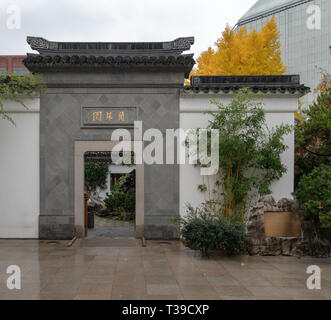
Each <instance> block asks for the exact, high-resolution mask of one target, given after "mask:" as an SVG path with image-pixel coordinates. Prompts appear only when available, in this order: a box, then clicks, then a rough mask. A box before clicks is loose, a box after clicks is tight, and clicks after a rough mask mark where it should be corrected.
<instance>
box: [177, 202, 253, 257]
mask: <svg viewBox="0 0 331 320" xmlns="http://www.w3.org/2000/svg"><path fill="white" fill-rule="evenodd" d="M213 211H214V209H213V208H211V207H210V205H209V204H208V203H204V204H202V205H201V206H200V207H198V208H193V207H192V206H191V205H187V216H186V217H185V218H181V219H180V220H179V223H180V233H181V235H182V237H183V238H184V241H185V243H186V245H187V246H188V247H190V248H192V249H195V250H200V252H201V254H202V255H203V256H208V255H209V251H210V250H223V251H224V252H225V253H226V254H227V255H229V256H232V255H235V254H240V253H241V252H243V250H244V248H245V246H246V244H247V238H246V235H245V227H244V225H243V223H242V222H238V221H234V220H227V219H225V218H222V217H221V216H214V215H213Z"/></svg>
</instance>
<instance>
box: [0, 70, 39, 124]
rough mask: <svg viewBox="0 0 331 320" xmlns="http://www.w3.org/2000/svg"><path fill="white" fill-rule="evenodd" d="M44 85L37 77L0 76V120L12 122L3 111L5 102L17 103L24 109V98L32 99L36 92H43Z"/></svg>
mask: <svg viewBox="0 0 331 320" xmlns="http://www.w3.org/2000/svg"><path fill="white" fill-rule="evenodd" d="M44 89H45V84H44V82H43V80H42V79H41V77H40V76H39V75H32V74H30V75H9V74H1V75H0V118H2V119H5V120H8V121H10V122H11V123H12V124H13V125H15V122H14V120H13V119H12V118H11V117H10V116H9V114H8V113H7V112H6V111H5V107H4V103H5V101H8V100H11V101H15V102H17V103H19V104H20V105H21V106H23V107H24V108H25V109H28V107H27V106H26V105H25V103H24V98H26V97H33V96H34V94H35V93H36V92H40V91H43V90H44Z"/></svg>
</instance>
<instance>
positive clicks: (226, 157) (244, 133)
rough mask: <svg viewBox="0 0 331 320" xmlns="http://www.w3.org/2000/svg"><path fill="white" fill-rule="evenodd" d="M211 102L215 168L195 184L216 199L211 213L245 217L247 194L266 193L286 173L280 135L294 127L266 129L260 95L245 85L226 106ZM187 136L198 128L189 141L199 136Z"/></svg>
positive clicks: (232, 217) (187, 143)
mask: <svg viewBox="0 0 331 320" xmlns="http://www.w3.org/2000/svg"><path fill="white" fill-rule="evenodd" d="M211 103H212V104H213V105H216V106H217V108H218V111H217V112H208V114H209V115H211V116H212V119H211V120H210V125H209V127H208V129H209V136H210V135H211V133H210V132H211V131H210V130H211V129H213V130H217V131H218V132H219V171H218V174H217V176H215V177H210V176H205V177H204V176H202V184H201V185H199V186H198V189H199V190H200V191H201V192H203V193H204V200H205V202H212V203H214V206H213V207H214V208H215V211H214V214H215V215H218V214H220V216H221V217H223V218H226V219H228V220H232V219H234V218H235V219H237V220H238V219H240V218H241V219H242V218H243V217H244V214H245V211H246V208H247V206H248V204H249V202H250V199H251V198H256V197H257V196H262V195H266V194H270V193H271V190H270V185H271V183H272V182H274V181H275V180H278V179H280V178H281V177H282V175H283V174H284V173H285V172H286V167H285V166H284V164H283V163H282V160H281V154H282V153H283V152H284V151H285V150H286V149H287V146H286V145H285V144H284V142H283V140H284V137H285V135H287V134H289V133H290V132H291V131H292V127H291V126H289V125H280V126H276V127H275V128H273V129H269V128H268V127H267V124H266V118H265V111H264V108H263V103H262V101H261V95H260V94H254V93H252V91H251V90H250V89H248V88H244V89H241V90H239V91H238V92H237V93H236V94H235V95H234V97H233V99H232V100H231V102H230V103H229V104H228V105H223V104H222V103H221V102H219V101H211ZM190 135H195V136H198V131H197V130H194V131H191V133H190V134H189V135H188V139H187V140H186V145H187V146H188V145H189V144H190V143H192V141H193V143H194V141H198V139H194V137H193V138H192V137H191V136H190ZM209 140H210V139H209ZM208 144H209V145H208V146H207V150H208V151H210V149H211V147H210V142H208ZM196 149H197V150H198V147H197V148H196ZM199 165H201V163H199V162H198V166H199Z"/></svg>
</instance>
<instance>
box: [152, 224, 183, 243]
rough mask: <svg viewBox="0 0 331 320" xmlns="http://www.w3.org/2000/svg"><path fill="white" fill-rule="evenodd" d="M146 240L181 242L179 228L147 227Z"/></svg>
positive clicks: (164, 226)
mask: <svg viewBox="0 0 331 320" xmlns="http://www.w3.org/2000/svg"><path fill="white" fill-rule="evenodd" d="M145 239H146V240H179V234H178V228H177V227H176V226H171V225H147V226H145Z"/></svg>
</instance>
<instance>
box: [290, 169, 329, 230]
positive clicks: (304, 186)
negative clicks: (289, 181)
mask: <svg viewBox="0 0 331 320" xmlns="http://www.w3.org/2000/svg"><path fill="white" fill-rule="evenodd" d="M294 195H295V196H296V197H297V199H298V201H299V204H300V209H301V212H302V214H303V215H304V217H305V218H307V219H309V220H312V221H315V222H316V223H317V227H319V226H320V227H321V228H331V167H330V166H327V165H321V166H319V167H317V168H315V169H314V170H313V171H312V172H311V173H310V174H308V175H305V176H303V177H302V178H301V180H300V182H299V184H298V187H297V190H296V191H295V192H294Z"/></svg>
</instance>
